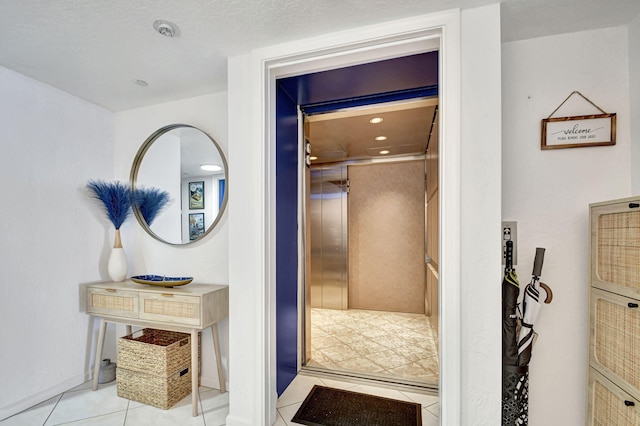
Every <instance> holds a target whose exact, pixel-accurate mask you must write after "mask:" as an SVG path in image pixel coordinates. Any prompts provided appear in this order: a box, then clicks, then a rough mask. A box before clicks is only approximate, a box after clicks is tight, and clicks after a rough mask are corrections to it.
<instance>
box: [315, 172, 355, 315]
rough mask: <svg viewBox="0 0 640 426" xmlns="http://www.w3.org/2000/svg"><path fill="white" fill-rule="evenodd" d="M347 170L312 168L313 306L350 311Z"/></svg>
mask: <svg viewBox="0 0 640 426" xmlns="http://www.w3.org/2000/svg"><path fill="white" fill-rule="evenodd" d="M347 187H348V185H347V167H346V165H336V166H321V167H312V168H311V188H310V189H311V200H310V206H309V207H310V213H311V221H310V222H311V223H310V226H311V307H313V308H323V309H348V308H349V301H348V294H349V290H348V277H349V273H348V256H347V253H348V250H347V223H348V221H347Z"/></svg>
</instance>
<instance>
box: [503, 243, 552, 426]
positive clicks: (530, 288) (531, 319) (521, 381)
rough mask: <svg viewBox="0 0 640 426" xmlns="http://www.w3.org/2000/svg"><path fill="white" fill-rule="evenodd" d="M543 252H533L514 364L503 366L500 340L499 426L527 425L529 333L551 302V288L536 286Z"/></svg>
mask: <svg viewBox="0 0 640 426" xmlns="http://www.w3.org/2000/svg"><path fill="white" fill-rule="evenodd" d="M507 249H508V247H507ZM544 252H545V249H543V248H537V249H536V257H535V259H534V262H533V272H532V277H531V282H530V283H529V284H528V285H527V286H526V288H525V291H524V297H523V313H522V317H521V318H520V322H521V327H520V330H519V333H518V334H519V336H518V341H517V344H516V346H517V352H518V356H517V361H516V362H515V363H508V364H506V363H505V362H504V359H505V358H504V340H503V366H502V426H507V425H508V426H514V425H518V426H527V424H528V422H529V362H530V360H531V350H532V347H533V341H534V338H535V336H536V333H535V332H534V331H533V325H534V323H535V320H536V318H537V317H538V314H539V312H540V307H541V306H542V304H545V303H551V299H552V298H553V294H552V293H551V288H549V286H548V285H546V284H544V283H541V282H540V275H541V274H542V263H543V261H544ZM503 299H504V291H503ZM503 308H504V300H503ZM503 314H504V311H503ZM503 329H504V325H503ZM503 339H504V333H503Z"/></svg>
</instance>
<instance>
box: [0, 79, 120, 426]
mask: <svg viewBox="0 0 640 426" xmlns="http://www.w3.org/2000/svg"><path fill="white" fill-rule="evenodd" d="M0 129H2V133H1V136H0V188H1V191H0V192H1V193H2V202H1V205H2V208H0V235H2V237H1V238H0V312H1V316H2V321H3V324H2V326H1V327H0V342H2V343H1V344H0V347H1V350H0V377H1V378H2V379H1V380H2V384H1V385H0V419H2V418H4V417H7V416H9V415H12V414H15V413H16V412H19V411H21V410H22V409H25V408H27V407H29V406H31V405H34V404H36V403H38V402H41V401H43V400H45V399H47V398H50V397H52V396H54V395H56V394H58V393H60V392H62V391H64V390H66V389H68V388H71V387H73V386H75V385H77V384H80V383H82V382H83V381H84V380H85V379H87V374H88V372H89V369H90V364H89V363H90V361H91V359H92V358H90V353H91V348H92V345H91V343H92V340H91V339H92V337H93V336H92V333H91V331H90V328H91V327H90V321H89V316H88V315H87V314H85V313H84V299H82V298H80V284H81V283H86V282H89V281H97V280H100V279H107V274H106V263H107V256H108V253H109V247H110V246H112V245H113V225H111V223H110V222H109V221H108V220H107V218H106V215H104V214H103V213H102V212H101V211H100V209H99V207H98V205H96V204H95V203H94V202H93V200H91V199H90V198H89V196H88V193H87V192H86V190H85V185H86V183H87V181H88V180H89V179H107V180H110V179H112V178H113V164H114V163H113V145H112V139H113V114H112V113H111V112H109V111H107V110H105V109H103V108H100V107H98V106H96V105H94V104H91V103H88V102H86V101H84V100H81V99H79V98H76V97H74V96H71V95H69V94H67V93H64V92H62V91H59V90H57V89H54V88H52V87H50V86H47V85H44V84H42V83H40V82H37V81H35V80H31V79H29V78H27V77H25V76H23V75H20V74H17V73H15V72H13V71H10V70H7V69H6V68H3V67H0Z"/></svg>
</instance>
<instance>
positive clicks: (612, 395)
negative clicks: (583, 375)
mask: <svg viewBox="0 0 640 426" xmlns="http://www.w3.org/2000/svg"><path fill="white" fill-rule="evenodd" d="M589 370H590V371H589V396H588V398H589V400H588V401H587V404H588V406H589V415H588V417H587V425H589V426H614V425H615V426H638V425H640V401H638V400H637V399H635V398H633V397H631V396H630V395H628V394H627V393H625V392H624V391H623V390H622V389H620V388H619V387H618V386H616V385H615V384H613V383H612V382H611V381H610V380H608V379H607V378H606V377H604V376H603V375H601V374H599V373H598V372H597V371H596V370H594V369H593V368H591V369H589Z"/></svg>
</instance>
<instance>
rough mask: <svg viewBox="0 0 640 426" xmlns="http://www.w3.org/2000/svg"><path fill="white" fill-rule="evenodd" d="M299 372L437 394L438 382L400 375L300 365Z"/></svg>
mask: <svg viewBox="0 0 640 426" xmlns="http://www.w3.org/2000/svg"><path fill="white" fill-rule="evenodd" d="M299 373H300V374H304V375H307V376H314V377H321V378H322V377H324V378H328V379H331V378H334V379H336V380H342V381H346V382H351V383H357V384H365V385H371V386H379V387H385V388H388V389H395V390H400V391H402V390H404V391H409V392H415V393H420V394H425V395H432V396H438V395H439V390H438V384H434V383H426V382H419V381H415V380H407V379H402V378H400V377H391V376H382V375H376V374H367V373H362V372H354V371H346V370H330V369H328V368H322V367H311V366H302V367H301V368H300V372H299Z"/></svg>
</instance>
